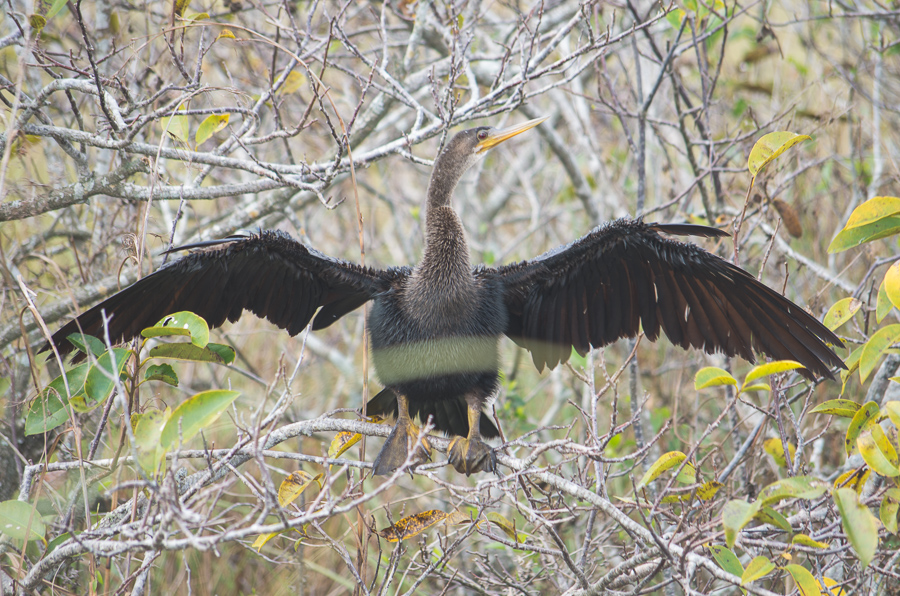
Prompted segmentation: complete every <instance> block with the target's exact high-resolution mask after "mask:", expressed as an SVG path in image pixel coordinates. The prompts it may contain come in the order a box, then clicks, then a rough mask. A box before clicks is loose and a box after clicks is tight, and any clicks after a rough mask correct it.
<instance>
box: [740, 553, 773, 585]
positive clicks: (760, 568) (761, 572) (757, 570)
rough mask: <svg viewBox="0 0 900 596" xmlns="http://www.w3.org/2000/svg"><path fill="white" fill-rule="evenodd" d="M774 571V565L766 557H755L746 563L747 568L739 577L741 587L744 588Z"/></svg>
mask: <svg viewBox="0 0 900 596" xmlns="http://www.w3.org/2000/svg"><path fill="white" fill-rule="evenodd" d="M774 570H775V563H773V562H772V561H770V560H769V558H768V557H763V556H759V557H755V558H754V559H753V560H752V561H750V562H749V563H747V568H746V569H744V573H743V574H742V575H741V585H742V586H744V585H747V584H749V583H750V582H752V581H756V580H758V579H760V578H763V577H765V576H767V575H768V574H770V573H771V572H772V571H774Z"/></svg>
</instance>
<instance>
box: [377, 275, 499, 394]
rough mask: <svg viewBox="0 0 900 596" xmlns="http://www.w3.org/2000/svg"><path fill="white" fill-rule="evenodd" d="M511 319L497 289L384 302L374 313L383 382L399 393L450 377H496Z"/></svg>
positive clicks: (393, 295) (400, 294) (393, 297)
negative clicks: (416, 382)
mask: <svg viewBox="0 0 900 596" xmlns="http://www.w3.org/2000/svg"><path fill="white" fill-rule="evenodd" d="M406 291H407V292H408V291H409V288H406ZM506 319H507V315H506V310H505V308H504V307H503V302H502V300H501V297H500V294H499V292H495V291H492V288H477V290H476V291H474V292H472V293H470V294H469V295H467V296H458V295H453V294H452V293H449V294H444V295H439V294H436V293H434V292H431V293H426V294H425V295H421V294H420V295H418V296H410V295H408V294H406V293H405V292H404V291H403V290H398V291H395V292H390V293H387V294H385V295H383V296H380V297H379V298H378V299H376V300H375V303H374V304H373V306H372V309H371V311H370V313H369V335H370V338H371V345H372V359H373V363H374V365H375V369H376V372H377V374H378V377H379V379H380V380H381V382H382V383H384V384H385V385H388V386H395V387H396V386H397V385H399V384H401V383H405V382H409V381H413V380H426V379H433V378H438V377H445V376H448V375H459V374H463V375H465V374H471V373H483V372H491V373H493V374H496V371H497V369H498V367H499V350H498V342H499V337H500V334H501V333H503V331H504V329H505V328H506Z"/></svg>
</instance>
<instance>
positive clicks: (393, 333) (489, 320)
mask: <svg viewBox="0 0 900 596" xmlns="http://www.w3.org/2000/svg"><path fill="white" fill-rule="evenodd" d="M542 121H543V119H537V120H530V121H528V122H525V123H523V124H520V125H517V126H512V127H509V128H505V129H502V130H497V129H494V128H491V127H487V126H479V127H476V128H472V129H469V130H464V131H462V132H459V133H458V134H456V135H455V136H454V137H453V138H452V139H451V140H450V141H449V142H448V143H447V145H446V147H445V148H444V149H443V151H441V153H440V155H438V157H437V159H436V160H435V163H434V171H433V173H432V175H431V181H430V183H429V185H428V195H427V211H426V216H425V230H426V231H425V251H424V254H423V256H422V259H421V261H420V262H419V263H418V264H417V265H416V266H415V267H396V268H389V269H372V268H367V267H362V266H359V265H356V264H354V263H350V262H347V261H342V260H340V259H336V258H333V257H330V256H327V255H325V254H322V253H321V252H319V251H317V250H315V249H314V248H311V247H309V246H306V245H304V244H302V243H300V242H297V241H296V240H293V239H292V238H290V237H289V236H288V235H287V234H284V233H282V232H278V231H260V232H258V233H249V234H248V233H244V234H238V235H234V236H230V237H228V238H224V239H221V240H213V241H208V242H199V243H196V244H192V245H188V246H183V247H181V248H180V249H177V250H183V249H190V250H191V251H192V252H190V253H189V254H188V255H187V256H185V257H183V258H181V259H180V260H177V261H175V262H172V263H170V264H167V265H165V266H163V267H161V268H160V269H159V270H158V271H156V272H155V273H153V274H152V275H149V276H147V277H145V278H143V279H141V280H140V281H138V282H137V283H135V284H134V285H132V286H130V287H128V288H126V289H125V290H122V291H121V292H119V293H118V294H116V295H114V296H112V297H111V298H109V299H107V300H105V301H104V302H102V303H100V304H98V305H97V306H95V307H93V308H92V309H90V310H88V311H87V312H85V313H84V314H82V315H80V316H79V317H78V318H77V319H75V320H73V321H71V322H70V323H68V324H67V325H65V326H64V327H63V328H62V329H60V330H59V331H58V332H56V334H55V335H53V338H52V340H53V342H54V344H55V345H56V346H57V347H58V348H59V350H60V351H61V352H63V353H66V352H70V351H71V350H72V349H73V348H74V346H73V345H72V344H70V343H69V342H68V340H67V339H66V338H67V337H68V336H69V334H72V333H78V332H79V331H82V332H84V333H87V334H92V335H97V336H101V337H102V336H103V335H104V333H103V312H106V313H107V315H111V317H112V318H111V320H110V321H109V323H108V327H109V337H110V338H111V339H112V340H113V341H121V340H127V339H130V338H133V337H135V336H137V335H138V334H139V333H140V331H141V330H142V329H143V328H145V327H148V326H151V325H153V324H154V323H156V322H157V321H158V320H160V319H161V318H163V317H164V316H165V315H167V314H169V313H172V312H176V311H184V310H188V311H192V312H194V313H196V314H198V315H200V316H202V317H203V318H205V319H206V320H207V322H208V323H209V325H210V326H211V327H216V326H219V325H221V324H223V323H224V322H225V320H226V319H228V320H229V321H235V320H237V319H238V318H239V317H240V316H241V314H242V313H243V311H245V310H249V311H250V312H252V313H254V314H256V315H257V316H259V317H265V318H266V319H268V320H269V321H271V322H272V323H274V324H275V325H277V326H279V327H281V328H283V329H286V330H287V331H288V333H290V334H291V335H295V334H297V333H299V332H300V331H301V330H303V329H304V328H305V327H306V326H307V325H308V324H309V322H310V321H311V320H312V328H313V329H314V330H316V329H322V328H325V327H327V326H329V325H331V324H332V323H334V322H335V321H336V320H338V319H339V318H341V317H342V316H344V315H345V314H347V313H348V312H350V311H352V310H355V309H356V308H359V307H360V306H362V305H363V304H364V303H366V302H369V301H372V303H373V304H372V307H371V310H370V311H369V315H368V329H369V336H370V338H371V345H372V358H373V362H374V365H375V370H376V373H377V376H378V378H379V379H380V380H381V382H382V384H383V385H384V386H385V389H384V390H383V391H382V392H381V393H379V394H378V395H376V396H375V397H374V398H373V399H372V400H371V401H370V402H369V404H368V405H367V412H368V413H369V414H387V415H393V416H394V417H395V418H396V423H395V426H394V429H393V431H392V432H391V435H390V437H389V438H388V440H387V442H386V443H385V445H384V447H383V449H382V450H381V452H380V453H379V455H378V457H377V459H376V460H375V464H374V468H375V473H376V474H387V473H389V472H391V471H393V470H395V469H397V468H398V467H399V466H401V465H402V464H403V463H404V462H406V461H407V456H408V454H409V449H410V447H411V446H412V445H414V444H416V437H417V433H418V428H417V427H416V426H415V424H414V422H413V420H414V419H415V418H419V419H420V420H427V419H429V418H430V419H431V420H432V423H433V424H434V427H435V428H436V429H437V430H439V431H442V432H444V433H447V434H449V435H451V436H453V437H454V439H453V441H452V442H451V444H450V449H449V460H450V462H451V463H452V465H453V466H454V468H456V469H457V470H458V471H459V472H462V473H465V474H471V473H473V472H477V471H480V470H486V471H492V470H494V469H495V467H496V457H495V455H494V451H493V450H492V449H491V447H490V446H488V444H487V443H485V441H484V439H490V438H493V437H496V436H498V434H499V433H498V431H497V428H496V427H495V426H494V424H493V423H492V422H491V421H490V419H489V418H488V417H487V416H486V415H485V414H484V412H483V410H484V408H485V406H486V404H487V402H488V401H489V399H490V398H491V397H492V396H493V394H494V393H495V392H496V391H497V389H498V385H499V381H498V376H499V373H498V371H499V367H500V357H499V348H498V345H499V341H500V337H501V336H502V335H506V336H507V337H509V338H511V339H512V340H513V341H515V342H516V343H517V344H519V345H520V346H522V347H524V348H525V349H527V350H529V351H530V352H531V355H532V358H533V360H534V363H535V365H536V366H537V367H538V368H539V369H541V370H542V369H543V368H544V367H545V366H548V367H550V368H552V367H554V366H556V365H558V364H559V363H561V362H565V361H566V360H567V359H568V357H569V355H570V354H571V352H572V348H573V347H574V348H575V350H576V351H577V352H579V353H581V354H584V353H586V352H587V351H588V350H590V349H591V348H592V347H595V348H596V347H600V346H605V345H607V344H609V343H611V342H613V341H615V340H617V339H619V338H623V337H634V336H636V335H637V334H638V332H639V330H640V329H643V332H644V334H645V335H646V337H647V338H648V339H650V340H655V339H656V338H657V337H659V334H660V330H662V331H663V332H664V333H665V335H666V336H667V337H668V338H669V339H670V340H671V341H672V343H674V344H677V345H679V346H681V347H683V348H688V347H694V348H700V349H702V350H705V351H706V352H709V353H712V352H723V353H725V354H727V355H729V356H735V355H737V356H741V357H742V358H745V359H747V360H749V361H751V362H753V361H754V360H755V354H756V353H763V354H767V355H769V356H771V357H773V358H776V359H793V360H796V361H798V362H800V363H801V364H803V366H805V367H806V368H805V369H803V370H801V374H804V375H805V376H806V377H807V378H810V379H812V378H814V377H816V376H824V377H828V378H834V377H833V373H832V369H834V368H835V367H844V364H843V362H842V361H841V359H840V358H839V357H838V356H837V355H836V354H835V353H834V352H833V351H832V349H831V348H830V347H829V346H828V344H829V343H830V344H833V345H841V340H840V339H839V338H838V337H837V336H835V334H834V333H832V332H831V331H829V330H828V329H827V328H825V327H824V326H823V325H822V324H821V323H820V322H819V321H817V320H816V319H815V318H814V317H812V316H811V315H809V314H808V313H807V312H806V311H804V310H803V309H802V308H800V307H799V306H797V305H796V304H794V303H793V302H791V301H790V300H788V299H787V298H785V297H783V296H782V295H780V294H778V293H777V292H775V291H773V290H771V289H770V288H768V287H766V286H765V285H763V284H761V283H759V282H758V281H756V279H754V277H753V276H751V275H749V274H748V273H746V272H745V271H743V270H742V269H739V268H738V267H736V266H734V265H732V264H730V263H728V262H726V261H725V260H723V259H721V258H719V257H717V256H715V255H713V254H711V253H709V252H707V251H705V250H703V249H701V248H699V247H698V246H696V245H693V244H686V243H683V242H678V241H675V240H672V239H669V238H667V237H666V236H667V235H685V236H687V235H693V236H703V237H717V236H726V235H727V234H726V233H725V232H722V231H720V230H718V229H715V228H710V227H705V226H698V225H687V224H656V223H644V222H643V221H638V220H618V221H614V222H611V223H608V224H606V225H603V226H600V227H597V228H596V229H594V230H592V231H591V232H590V233H588V234H587V235H586V236H584V237H582V238H580V239H578V240H576V241H574V242H572V243H571V244H568V245H566V246H562V247H559V248H556V249H553V250H551V251H550V252H547V253H545V254H543V255H541V256H539V257H536V258H534V259H531V260H528V261H523V262H521V263H516V264H512V265H506V266H502V267H484V266H472V264H471V263H470V262H469V249H468V246H467V244H466V236H465V233H464V231H463V226H462V222H461V221H460V219H459V217H458V216H457V214H456V212H455V211H454V210H453V207H452V206H451V198H452V196H453V192H454V189H455V188H456V185H457V183H458V182H459V180H460V177H461V176H462V175H463V173H464V172H465V171H466V170H467V169H468V168H469V167H470V166H472V164H474V163H475V162H476V161H478V160H479V159H480V158H481V157H483V156H484V154H485V152H487V151H488V150H489V149H491V148H493V147H495V146H497V145H499V144H500V143H502V142H504V141H506V140H508V139H510V138H512V137H514V136H516V135H518V134H520V133H523V132H525V131H527V130H529V129H531V128H533V127H535V126H537V125H538V124H540V122H542ZM317 311H318V312H317ZM45 347H46V346H45ZM417 456H418V454H414V457H417Z"/></svg>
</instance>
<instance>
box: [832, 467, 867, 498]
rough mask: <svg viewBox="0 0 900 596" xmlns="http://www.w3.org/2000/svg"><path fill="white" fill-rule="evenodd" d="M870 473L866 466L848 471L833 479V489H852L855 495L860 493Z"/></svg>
mask: <svg viewBox="0 0 900 596" xmlns="http://www.w3.org/2000/svg"><path fill="white" fill-rule="evenodd" d="M871 473H872V472H871V471H870V470H869V469H868V468H867V467H866V466H861V467H859V468H857V469H856V470H848V471H847V472H844V473H843V474H841V475H840V476H838V477H837V479H835V481H834V488H835V489H838V488H852V489H853V490H855V491H856V492H857V494H859V493H862V489H863V487H864V486H865V485H866V480H868V479H869V475H870V474H871Z"/></svg>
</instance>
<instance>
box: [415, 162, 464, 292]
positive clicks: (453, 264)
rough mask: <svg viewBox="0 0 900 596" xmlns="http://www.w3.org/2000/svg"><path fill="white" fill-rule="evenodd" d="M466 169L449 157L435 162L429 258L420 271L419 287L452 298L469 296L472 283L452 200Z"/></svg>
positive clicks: (428, 230)
mask: <svg viewBox="0 0 900 596" xmlns="http://www.w3.org/2000/svg"><path fill="white" fill-rule="evenodd" d="M464 171H465V168H464V167H461V166H460V164H458V163H455V162H454V161H453V159H452V158H450V159H448V156H447V154H446V153H444V154H441V155H440V156H438V159H437V160H435V164H434V171H433V172H432V174H431V182H430V183H429V184H428V204H427V208H426V212H425V254H424V255H423V256H422V261H421V262H420V263H419V266H418V267H416V275H415V277H416V278H417V282H418V283H422V284H424V285H425V286H428V287H429V288H435V289H437V288H440V289H441V290H442V291H445V292H449V293H450V294H454V293H456V291H462V292H466V291H467V290H468V284H469V282H470V281H471V265H470V264H469V246H468V244H467V243H466V234H465V231H464V230H463V226H462V222H461V221H460V219H459V216H458V215H456V212H455V211H453V208H452V207H451V206H450V200H451V199H452V197H453V191H454V190H455V189H456V185H457V183H458V182H459V179H460V177H461V176H462V173H463V172H464Z"/></svg>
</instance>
